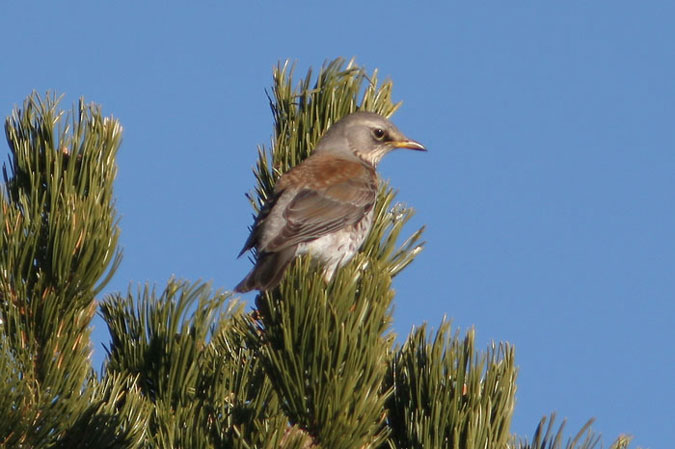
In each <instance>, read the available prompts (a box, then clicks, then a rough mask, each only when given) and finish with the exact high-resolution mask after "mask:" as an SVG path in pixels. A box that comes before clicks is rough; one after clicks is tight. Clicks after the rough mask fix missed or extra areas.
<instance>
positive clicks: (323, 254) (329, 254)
mask: <svg viewBox="0 0 675 449" xmlns="http://www.w3.org/2000/svg"><path fill="white" fill-rule="evenodd" d="M373 213H374V211H373V210H371V211H370V212H368V214H367V215H366V216H364V217H363V219H361V221H359V222H358V223H356V224H354V225H350V226H347V227H345V228H343V229H340V230H339V231H336V232H333V233H331V234H326V235H324V236H323V237H319V238H318V239H316V240H312V241H311V242H307V243H301V244H300V245H298V250H297V253H296V254H304V253H309V254H310V255H311V256H312V258H315V259H318V260H319V262H320V263H321V265H323V266H324V276H325V277H326V280H330V279H331V278H332V277H333V274H334V273H335V270H336V269H337V268H338V267H341V266H343V265H344V264H346V263H347V262H349V261H350V260H351V259H352V257H354V255H355V254H356V253H357V251H358V250H359V248H361V245H363V242H364V241H365V240H366V237H367V236H368V233H369V232H370V227H371V225H372V224H373Z"/></svg>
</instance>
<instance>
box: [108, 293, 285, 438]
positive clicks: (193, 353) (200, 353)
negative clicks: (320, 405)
mask: <svg viewBox="0 0 675 449" xmlns="http://www.w3.org/2000/svg"><path fill="white" fill-rule="evenodd" d="M228 299H229V295H228V294H224V293H220V292H215V293H212V292H211V289H210V288H209V286H208V285H207V284H202V283H196V284H189V283H187V282H185V281H175V280H171V281H169V284H168V286H167V287H166V289H165V290H164V291H163V292H162V293H161V294H160V295H157V294H156V292H155V291H154V290H151V289H150V288H149V287H148V286H145V287H144V288H143V289H142V290H139V291H138V292H137V293H136V294H134V293H133V292H132V291H129V293H128V294H127V295H126V296H125V297H122V296H121V295H119V294H118V295H112V296H110V297H109V298H108V299H107V300H106V301H105V302H104V303H103V305H102V306H101V309H102V316H103V318H104V320H105V321H106V323H107V324H108V327H109V329H110V333H111V336H112V342H111V344H110V346H109V347H108V348H107V352H108V360H107V364H106V368H105V370H106V375H107V376H111V375H112V376H123V377H124V378H125V379H127V380H128V381H133V383H134V386H135V387H136V388H138V390H139V391H140V394H141V395H142V396H143V398H144V399H145V402H146V403H147V404H148V407H149V408H150V409H151V410H152V413H151V415H150V417H149V421H148V426H147V432H148V441H147V447H166V448H173V447H199V448H209V447H233V448H246V447H277V446H278V444H274V445H270V442H272V443H278V441H280V440H281V438H282V437H283V435H284V433H285V431H286V427H287V426H286V419H285V418H284V417H283V415H281V413H280V412H279V408H278V401H277V399H276V395H275V393H274V391H273V389H272V387H271V384H270V382H269V380H268V379H267V378H266V377H265V376H264V373H263V371H262V369H261V367H260V362H259V360H258V358H257V356H256V354H254V353H253V352H252V351H251V350H250V349H248V348H247V347H246V342H245V339H246V336H247V335H246V327H245V325H244V320H245V317H244V316H243V311H242V309H243V308H242V306H241V305H240V304H239V303H238V302H236V301H229V302H228ZM225 306H226V307H225Z"/></svg>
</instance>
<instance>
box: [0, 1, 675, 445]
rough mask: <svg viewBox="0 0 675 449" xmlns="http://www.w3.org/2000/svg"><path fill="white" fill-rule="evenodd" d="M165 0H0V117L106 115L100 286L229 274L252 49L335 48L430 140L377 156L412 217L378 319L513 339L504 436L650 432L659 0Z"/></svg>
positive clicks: (257, 65)
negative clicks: (51, 103) (516, 370)
mask: <svg viewBox="0 0 675 449" xmlns="http://www.w3.org/2000/svg"><path fill="white" fill-rule="evenodd" d="M29 3H30V4H29ZM170 3H171V2H161V3H159V2H157V3H155V4H152V2H84V1H81V2H5V4H4V5H3V7H2V12H1V13H0V33H1V36H2V43H3V45H2V63H0V85H1V86H2V89H0V111H1V112H2V113H3V115H8V114H9V113H10V111H11V109H12V107H13V106H14V105H18V104H21V102H22V101H23V99H24V98H25V96H26V95H28V94H29V93H30V92H31V90H33V89H37V90H38V91H40V92H44V91H45V90H47V89H53V90H56V91H57V92H60V93H65V94H66V98H65V101H64V103H63V106H64V107H65V108H69V107H70V105H71V104H72V102H74V101H76V100H77V98H78V97H79V96H81V95H82V96H84V97H85V98H86V99H87V100H90V101H95V102H97V103H99V104H101V105H102V106H103V108H104V112H105V113H106V114H112V115H114V116H115V117H118V118H119V119H120V120H121V122H122V124H123V125H124V128H125V133H124V142H123V145H122V148H121V151H120V153H119V175H118V179H117V184H116V189H117V190H116V195H117V198H118V208H119V211H120V213H121V215H122V221H121V227H122V237H121V245H122V246H123V247H124V254H125V257H124V262H123V264H122V266H121V268H120V270H119V271H118V273H117V275H116V276H115V278H114V280H113V282H112V283H111V284H110V286H109V288H108V291H115V290H123V291H124V290H126V288H127V286H128V283H129V282H131V281H133V282H145V281H150V282H153V283H157V284H158V285H159V286H160V287H161V286H162V285H163V284H164V283H165V282H166V280H167V279H168V278H169V277H170V276H171V275H174V274H175V275H176V276H178V277H181V278H187V279H191V280H196V279H199V278H201V279H205V280H212V281H213V285H214V287H217V288H224V289H228V288H231V287H232V286H233V285H235V283H236V282H237V281H238V280H239V279H240V278H241V277H242V276H243V275H244V274H245V273H246V272H247V270H248V269H249V262H248V261H247V260H246V258H242V259H236V258H235V256H236V254H237V252H238V250H239V249H240V248H241V245H242V244H243V241H244V239H245V238H246V235H247V226H248V225H249V224H250V222H251V212H250V209H249V205H248V202H247V201H246V199H245V198H244V196H243V195H244V192H246V191H248V190H250V189H251V188H252V187H253V182H254V180H253V176H252V175H251V168H252V166H253V164H254V162H255V158H256V146H257V145H258V144H266V143H267V142H269V138H270V136H271V133H272V117H271V114H270V112H269V109H268V104H267V100H266V97H265V94H264V89H265V88H268V87H269V86H270V84H271V73H272V67H273V66H274V65H275V64H276V63H277V61H279V60H281V59H286V58H290V59H292V60H294V61H297V64H298V71H297V73H298V74H304V72H305V70H306V68H307V67H309V66H313V67H315V68H316V67H318V66H320V65H321V64H322V62H323V61H325V60H327V59H332V58H334V57H336V56H345V57H352V56H354V57H356V58H357V61H358V62H359V63H360V64H363V65H365V66H366V67H367V68H369V69H374V68H379V69H380V73H381V74H382V75H383V76H388V77H390V78H391V79H393V81H394V97H395V99H397V100H403V101H404V105H403V107H402V108H401V109H400V110H399V112H398V113H397V114H396V115H395V117H394V121H395V122H396V123H397V124H398V125H399V127H400V128H401V129H402V130H403V131H404V132H405V133H407V134H408V135H409V136H410V137H412V138H415V139H417V140H419V141H421V142H423V143H424V144H426V145H427V146H428V148H429V149H430V151H429V153H428V154H418V153H415V154H413V153H406V152H403V151H401V152H397V153H395V154H393V155H390V156H389V157H388V158H387V159H385V161H384V162H383V163H382V165H381V173H382V175H383V177H384V178H387V179H390V180H391V182H392V184H393V185H394V186H395V187H396V188H398V189H399V192H400V194H399V199H400V200H401V201H404V202H406V203H408V204H410V205H412V206H414V207H415V208H416V210H417V215H416V218H415V219H414V222H413V223H411V225H410V227H409V230H410V232H412V231H413V230H414V229H415V228H416V227H417V226H420V225H422V224H426V225H427V226H428V231H427V233H426V240H427V242H428V244H427V248H426V250H425V251H424V252H423V253H422V254H421V255H420V257H419V258H418V260H417V261H416V262H415V263H414V264H413V265H412V266H410V267H409V268H408V269H407V270H406V271H405V272H404V274H402V275H401V276H400V277H398V278H397V279H396V281H395V288H396V290H397V292H398V295H397V297H396V300H395V301H396V312H395V323H394V328H395V330H396V332H397V333H398V334H402V335H405V334H407V333H408V332H409V330H410V328H411V326H412V325H414V324H421V323H423V322H429V323H430V324H432V325H434V326H436V325H437V324H438V322H439V321H440V320H441V317H442V316H443V315H447V316H448V317H449V318H451V319H452V320H453V322H454V324H455V325H456V326H460V327H461V328H462V329H467V328H469V327H471V326H475V328H476V330H477V335H478V340H479V342H480V344H481V346H485V345H487V343H488V342H489V341H491V340H506V341H509V342H512V343H514V344H515V345H516V351H517V363H518V365H519V367H520V374H519V378H518V393H517V406H516V411H515V416H514V422H513V431H515V432H517V433H519V434H522V435H531V434H532V431H533V430H534V427H535V425H536V424H537V422H538V420H539V418H540V417H541V416H542V415H544V414H548V413H549V412H551V411H557V412H558V416H559V417H568V418H569V424H568V426H569V427H568V429H569V432H570V433H571V432H572V431H576V430H577V429H578V428H579V427H580V426H581V425H582V424H583V423H584V422H585V421H586V419H588V418H589V417H592V416H595V417H597V422H596V424H595V429H596V430H597V431H599V432H601V433H602V434H603V435H604V437H605V438H604V441H605V443H606V444H608V443H610V442H611V440H612V439H613V438H614V437H615V436H616V435H617V434H619V433H622V432H627V433H630V434H633V435H635V436H636V443H637V444H638V445H641V446H643V447H651V448H653V449H657V448H667V447H672V446H673V443H674V442H675V430H674V426H673V422H674V420H675V413H674V412H673V404H675V386H673V379H675V351H674V349H673V341H674V340H675V331H674V330H673V321H674V315H675V305H674V299H675V201H674V193H675V125H674V124H675V122H674V117H675V22H674V18H675V2H666V1H651V2H628V1H613V2H609V1H596V2H588V1H577V0H570V1H566V2H557V4H556V5H550V3H551V2H535V1H512V2H503V1H485V2H463V3H459V2H445V6H442V7H436V6H430V5H424V6H410V5H408V4H407V3H409V2H405V4H404V2H400V3H401V4H400V5H399V4H396V2H391V1H387V2H369V6H368V7H364V6H362V5H361V3H362V2H344V1H343V2H330V3H331V4H333V5H336V6H334V7H327V6H326V5H327V4H328V3H329V2H321V3H322V5H321V6H317V5H312V4H309V2H304V3H294V2H291V3H284V4H283V5H282V4H281V3H278V4H266V3H265V2H260V1H257V2H237V3H235V4H233V5H231V6H226V5H225V4H224V2H215V1H210V2H193V3H191V4H190V6H189V7H187V6H185V5H186V3H183V2H181V3H176V5H170ZM270 3H271V2H270ZM544 3H548V4H549V5H548V6H545V5H544ZM244 5H245V6H244ZM3 147H4V148H5V149H3V150H2V153H6V146H3ZM2 160H7V158H6V156H2ZM246 298H247V299H249V300H251V299H252V296H247V297H246ZM96 326H97V327H96V330H95V332H94V338H95V341H96V361H97V363H100V361H101V360H102V358H103V351H102V349H101V348H102V344H103V343H104V342H107V338H108V337H107V330H106V329H105V327H104V326H103V324H102V322H101V321H100V320H97V321H96ZM635 446H636V445H634V447H635Z"/></svg>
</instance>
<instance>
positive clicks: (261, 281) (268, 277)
mask: <svg viewBox="0 0 675 449" xmlns="http://www.w3.org/2000/svg"><path fill="white" fill-rule="evenodd" d="M294 256H295V246H293V247H290V248H286V249H283V250H281V251H279V252H274V253H259V254H258V262H256V264H255V267H253V269H252V270H251V272H250V273H249V274H248V275H246V277H245V278H244V279H243V280H242V281H241V282H240V283H239V284H237V286H236V287H235V288H234V291H235V292H240V293H245V292H248V291H251V290H261V291H264V290H269V289H271V288H274V287H276V286H277V285H279V282H281V278H282V277H283V275H284V272H285V271H286V268H287V267H288V264H289V263H290V262H291V260H293V257H294Z"/></svg>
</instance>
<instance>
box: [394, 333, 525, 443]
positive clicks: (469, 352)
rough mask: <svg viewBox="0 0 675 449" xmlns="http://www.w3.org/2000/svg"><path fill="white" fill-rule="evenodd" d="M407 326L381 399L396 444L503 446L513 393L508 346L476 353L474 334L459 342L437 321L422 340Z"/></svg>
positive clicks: (513, 372)
mask: <svg viewBox="0 0 675 449" xmlns="http://www.w3.org/2000/svg"><path fill="white" fill-rule="evenodd" d="M425 328H426V326H422V327H420V328H419V329H416V330H413V332H412V333H411V335H410V336H409V337H408V339H407V341H406V343H405V344H404V345H403V347H402V348H400V349H398V350H397V351H396V352H395V354H394V356H393V358H392V360H391V366H390V371H389V376H388V383H389V384H390V385H391V389H392V390H393V394H392V395H391V396H390V398H389V401H388V403H387V409H388V412H389V414H388V421H389V426H390V428H391V429H392V438H391V440H392V442H393V446H394V447H397V448H430V449H431V448H444V447H452V448H455V447H458V448H467V449H471V448H476V449H478V448H485V447H489V448H506V447H507V445H508V442H509V440H510V434H509V427H510V422H511V414H512V412H513V405H514V397H515V379H516V368H515V365H514V350H513V347H512V346H509V345H506V344H500V345H498V346H497V345H495V344H493V345H492V346H491V347H490V348H489V349H488V351H487V353H477V352H476V350H475V347H474V333H473V331H471V332H469V333H468V334H467V335H466V337H465V338H464V339H463V340H461V339H460V338H459V336H458V335H457V334H455V335H454V336H450V335H449V332H450V325H449V323H447V322H445V321H444V322H442V323H441V325H440V328H439V330H438V332H437V333H436V335H435V336H434V338H433V341H427V337H426V329H425Z"/></svg>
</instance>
